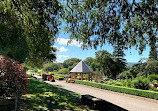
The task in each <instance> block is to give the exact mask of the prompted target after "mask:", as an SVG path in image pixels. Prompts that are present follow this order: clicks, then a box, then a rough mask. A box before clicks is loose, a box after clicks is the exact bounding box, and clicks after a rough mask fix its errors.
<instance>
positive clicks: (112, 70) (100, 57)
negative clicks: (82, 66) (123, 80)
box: [95, 50, 125, 79]
mask: <svg viewBox="0 0 158 111" xmlns="http://www.w3.org/2000/svg"><path fill="white" fill-rule="evenodd" d="M95 55H96V59H95V60H96V62H97V64H98V66H99V69H100V70H101V71H100V72H102V73H104V74H105V76H110V77H112V78H113V79H115V78H116V75H117V74H119V73H120V72H122V70H123V69H125V64H124V63H123V61H122V60H121V59H118V58H114V57H113V56H112V55H111V54H110V53H109V52H107V51H106V50H101V51H98V52H96V53H95Z"/></svg>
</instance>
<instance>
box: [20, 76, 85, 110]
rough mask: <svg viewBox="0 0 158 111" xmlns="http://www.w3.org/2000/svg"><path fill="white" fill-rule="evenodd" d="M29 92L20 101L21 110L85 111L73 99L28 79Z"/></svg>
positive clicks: (83, 107)
mask: <svg viewBox="0 0 158 111" xmlns="http://www.w3.org/2000/svg"><path fill="white" fill-rule="evenodd" d="M30 83H31V85H29V86H28V90H29V92H28V93H27V94H26V95H24V96H23V97H22V99H21V101H22V102H21V110H25V111H26V110H27V111H30V110H40V111H42V110H53V109H59V110H66V109H69V110H80V111H83V110H86V109H87V107H85V106H82V105H81V104H80V103H79V102H77V101H76V100H75V99H74V98H72V97H70V96H68V95H65V94H63V93H61V92H59V91H58V90H56V89H53V88H51V86H49V85H47V84H44V83H42V82H40V81H38V80H35V79H32V78H30Z"/></svg>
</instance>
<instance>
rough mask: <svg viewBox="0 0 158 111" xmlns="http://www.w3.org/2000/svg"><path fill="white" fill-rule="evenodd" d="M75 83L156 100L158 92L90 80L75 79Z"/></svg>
mask: <svg viewBox="0 0 158 111" xmlns="http://www.w3.org/2000/svg"><path fill="white" fill-rule="evenodd" d="M75 83H77V84H83V85H88V86H92V87H96V88H100V89H106V90H110V91H115V92H120V93H126V94H131V95H136V96H142V97H147V98H152V99H157V100H158V92H154V91H149V90H141V89H135V88H128V87H123V86H114V85H107V84H103V83H96V82H91V81H81V80H75Z"/></svg>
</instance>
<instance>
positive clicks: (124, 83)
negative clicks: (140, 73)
mask: <svg viewBox="0 0 158 111" xmlns="http://www.w3.org/2000/svg"><path fill="white" fill-rule="evenodd" d="M121 83H122V86H125V87H133V83H132V79H129V78H126V79H125V80H121Z"/></svg>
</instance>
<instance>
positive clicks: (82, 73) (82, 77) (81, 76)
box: [81, 72, 83, 80]
mask: <svg viewBox="0 0 158 111" xmlns="http://www.w3.org/2000/svg"><path fill="white" fill-rule="evenodd" d="M81 80H83V73H82V72H81Z"/></svg>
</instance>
